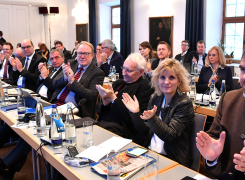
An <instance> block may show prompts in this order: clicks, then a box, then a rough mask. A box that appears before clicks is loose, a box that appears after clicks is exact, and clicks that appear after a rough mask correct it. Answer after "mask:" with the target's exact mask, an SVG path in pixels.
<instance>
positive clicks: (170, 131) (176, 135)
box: [131, 92, 195, 167]
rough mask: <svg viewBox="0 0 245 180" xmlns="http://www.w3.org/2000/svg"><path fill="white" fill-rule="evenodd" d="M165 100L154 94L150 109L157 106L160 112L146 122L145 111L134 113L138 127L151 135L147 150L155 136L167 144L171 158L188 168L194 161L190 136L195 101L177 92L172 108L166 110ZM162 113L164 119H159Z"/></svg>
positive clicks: (165, 146) (166, 149)
mask: <svg viewBox="0 0 245 180" xmlns="http://www.w3.org/2000/svg"><path fill="white" fill-rule="evenodd" d="M163 99H164V94H162V95H161V96H157V94H153V96H152V97H151V100H150V102H149V105H148V108H147V109H150V110H151V109H153V107H154V105H156V106H157V112H156V114H155V115H154V116H153V117H152V118H151V119H149V120H148V122H146V123H144V121H143V120H142V119H141V118H140V115H141V114H142V111H141V112H139V113H131V118H132V120H133V123H134V127H135V128H136V130H137V131H138V133H141V134H142V135H144V134H145V133H147V134H148V137H147V139H146V140H145V143H144V146H145V147H146V148H148V146H149V145H150V143H151V139H152V137H153V135H154V133H155V134H156V135H157V136H158V137H159V138H160V139H161V140H162V141H164V150H165V152H166V153H167V157H169V158H170V159H172V160H174V161H177V162H178V163H180V164H182V165H184V166H187V167H188V166H189V165H190V162H191V154H190V153H191V152H190V141H189V139H190V138H189V136H190V131H191V127H192V123H193V119H194V116H195V114H194V109H193V105H192V102H191V100H190V99H189V98H188V97H187V96H186V95H185V94H182V95H180V94H179V93H178V92H176V93H175V95H174V96H173V97H172V99H171V101H170V102H169V106H168V107H166V108H164V109H162V103H163ZM161 109H162V111H161ZM160 111H161V117H162V119H160V118H159V113H160Z"/></svg>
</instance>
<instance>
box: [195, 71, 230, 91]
mask: <svg viewBox="0 0 245 180" xmlns="http://www.w3.org/2000/svg"><path fill="white" fill-rule="evenodd" d="M212 74H213V70H212V69H211V67H210V66H208V67H206V66H203V67H202V69H201V72H200V76H199V79H198V82H197V85H196V89H197V93H204V92H205V91H206V90H207V89H208V88H209V87H208V84H209V79H210V77H211V76H212ZM222 80H225V84H226V91H230V90H233V80H232V72H231V68H230V67H229V66H225V67H224V69H221V68H219V69H218V80H217V82H216V83H215V87H216V88H217V89H218V90H220V88H221V85H222Z"/></svg>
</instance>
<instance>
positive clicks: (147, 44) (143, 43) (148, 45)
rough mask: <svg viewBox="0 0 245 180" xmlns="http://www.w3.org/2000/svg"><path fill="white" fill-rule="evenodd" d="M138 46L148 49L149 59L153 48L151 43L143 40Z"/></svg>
mask: <svg viewBox="0 0 245 180" xmlns="http://www.w3.org/2000/svg"><path fill="white" fill-rule="evenodd" d="M140 46H141V47H144V48H148V49H150V52H149V58H150V59H151V58H152V50H153V49H152V46H151V44H150V43H149V42H148V41H144V42H142V43H140Z"/></svg>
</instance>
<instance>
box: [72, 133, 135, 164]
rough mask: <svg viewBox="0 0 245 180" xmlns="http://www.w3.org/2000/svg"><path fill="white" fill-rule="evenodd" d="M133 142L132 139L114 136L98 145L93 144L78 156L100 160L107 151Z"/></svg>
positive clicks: (117, 149)
mask: <svg viewBox="0 0 245 180" xmlns="http://www.w3.org/2000/svg"><path fill="white" fill-rule="evenodd" d="M130 142H132V140H131V139H125V138H121V137H116V136H114V137H112V138H110V139H108V140H106V141H105V142H103V143H101V144H100V145H98V146H91V147H89V148H87V149H85V150H84V151H83V152H81V153H79V154H78V155H77V156H76V157H83V158H88V159H91V160H92V161H95V162H98V161H99V160H100V159H101V158H103V157H104V156H105V155H106V154H107V153H109V152H111V151H119V150H120V149H121V148H123V147H124V146H126V145H128V144H129V143H130Z"/></svg>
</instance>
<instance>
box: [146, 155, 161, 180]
mask: <svg viewBox="0 0 245 180" xmlns="http://www.w3.org/2000/svg"><path fill="white" fill-rule="evenodd" d="M145 158H146V159H145V162H147V158H149V157H147V156H145ZM158 162H159V156H158V155H157V156H156V161H155V162H153V163H152V164H150V165H148V166H147V164H145V180H146V179H147V180H158Z"/></svg>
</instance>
